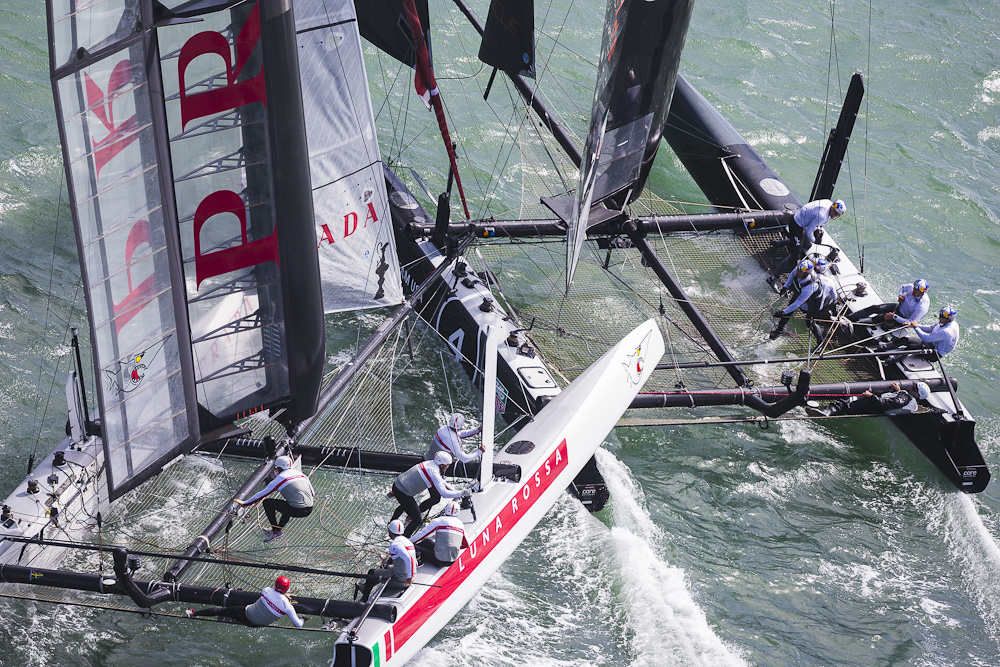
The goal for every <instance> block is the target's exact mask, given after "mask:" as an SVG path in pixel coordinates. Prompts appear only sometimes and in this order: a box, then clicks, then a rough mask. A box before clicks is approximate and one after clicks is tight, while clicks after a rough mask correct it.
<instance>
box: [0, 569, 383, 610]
mask: <svg viewBox="0 0 1000 667" xmlns="http://www.w3.org/2000/svg"><path fill="white" fill-rule="evenodd" d="M0 581H3V582H4V583H10V584H31V585H34V586H45V587H48V588H60V589H68V590H74V591H87V592H91V593H103V594H105V595H120V596H126V597H129V593H128V591H127V590H126V587H125V585H124V582H122V581H119V580H118V577H116V576H114V577H113V576H111V575H109V574H103V575H101V574H85V573H82V572H69V571H64V570H47V569H43V568H37V567H26V566H23V565H4V564H0ZM134 583H135V585H136V586H138V587H139V588H140V589H142V590H148V591H154V590H157V589H166V590H169V591H170V597H169V599H168V600H165V601H167V602H185V603H188V604H202V605H214V606H219V607H224V606H229V605H248V604H253V603H254V602H256V601H257V599H258V598H260V592H259V591H257V592H253V591H241V590H232V589H222V588H219V587H218V586H212V587H207V586H192V585H188V584H179V583H167V582H158V581H145V580H140V579H136V580H134ZM366 606H367V605H365V604H361V603H360V602H347V601H344V600H330V599H323V598H310V597H304V596H299V595H296V596H295V607H296V611H298V613H299V614H300V615H303V616H319V617H324V618H342V619H350V618H356V617H358V616H360V615H361V614H362V613H364V611H365V607H366ZM395 612H396V608H395V607H394V606H393V605H387V604H378V605H375V609H374V610H373V613H374V614H376V615H378V616H379V617H380V618H386V619H389V618H395Z"/></svg>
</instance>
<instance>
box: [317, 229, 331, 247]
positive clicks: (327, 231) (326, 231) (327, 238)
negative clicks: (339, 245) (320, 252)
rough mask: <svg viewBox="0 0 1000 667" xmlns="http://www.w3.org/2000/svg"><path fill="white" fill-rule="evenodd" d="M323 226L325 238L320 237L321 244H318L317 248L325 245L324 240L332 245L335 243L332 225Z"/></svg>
mask: <svg viewBox="0 0 1000 667" xmlns="http://www.w3.org/2000/svg"><path fill="white" fill-rule="evenodd" d="M322 228H323V238H322V239H320V242H319V244H318V245H317V246H316V247H317V248H319V247H320V246H322V245H323V241H326V242H327V243H329V244H330V245H333V244H334V243H335V241H334V240H333V232H331V231H330V226H329V225H322Z"/></svg>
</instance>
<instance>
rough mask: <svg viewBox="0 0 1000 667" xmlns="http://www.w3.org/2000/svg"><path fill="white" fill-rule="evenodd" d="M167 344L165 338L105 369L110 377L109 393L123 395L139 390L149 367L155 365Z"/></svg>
mask: <svg viewBox="0 0 1000 667" xmlns="http://www.w3.org/2000/svg"><path fill="white" fill-rule="evenodd" d="M166 342H167V339H166V338H164V339H163V340H161V341H158V342H156V343H154V344H153V345H150V346H149V347H147V348H146V349H145V350H143V351H141V352H137V353H135V354H132V355H129V356H128V357H125V358H124V359H121V360H119V361H116V362H115V363H114V364H112V365H111V368H105V369H104V372H105V374H107V376H108V391H109V393H112V394H123V393H128V392H130V391H134V390H135V389H138V388H139V385H140V384H142V381H143V379H144V378H145V377H146V373H148V372H149V365H150V364H151V363H153V360H154V359H155V358H156V355H157V354H159V352H160V350H162V349H163V345H164V343H166Z"/></svg>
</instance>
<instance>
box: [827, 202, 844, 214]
mask: <svg viewBox="0 0 1000 667" xmlns="http://www.w3.org/2000/svg"><path fill="white" fill-rule="evenodd" d="M831 208H832V209H833V210H834V211H836V212H837V215H844V214H845V213H847V205H846V204H844V200H843V199H838V200H837V201H835V202H833V206H832V207H831Z"/></svg>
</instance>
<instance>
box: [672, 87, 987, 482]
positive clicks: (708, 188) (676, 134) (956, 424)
mask: <svg viewBox="0 0 1000 667" xmlns="http://www.w3.org/2000/svg"><path fill="white" fill-rule="evenodd" d="M664 136H665V138H666V139H667V141H668V143H669V144H670V146H671V147H672V148H673V149H674V151H675V153H676V154H677V156H678V157H679V158H680V159H681V161H682V162H683V164H684V166H685V168H687V170H688V171H689V172H690V173H691V175H692V177H693V178H694V179H695V182H696V183H698V186H699V187H700V188H701V189H702V191H703V192H704V193H705V196H706V197H708V199H709V201H711V202H712V204H713V205H715V206H718V207H720V208H725V209H737V210H739V209H755V208H762V209H770V210H794V209H797V208H799V207H800V206H801V201H800V200H799V199H798V198H797V197H796V196H795V195H794V194H793V193H792V192H791V191H790V190H789V189H788V187H787V186H786V185H785V184H784V182H783V181H782V180H781V178H780V177H779V176H778V175H777V174H776V173H775V172H774V170H773V169H771V167H769V166H768V165H767V163H766V162H765V161H764V159H763V158H762V157H761V156H760V155H759V154H758V153H757V152H756V151H755V150H754V149H753V148H752V147H751V146H750V145H749V144H748V143H747V141H746V140H745V139H744V138H743V137H742V136H740V134H739V133H738V132H737V131H736V130H735V129H734V128H733V127H732V126H731V125H730V124H729V123H728V122H727V121H726V120H725V119H724V118H723V117H722V115H721V114H719V112H718V111H716V110H715V109H714V108H713V107H712V105H711V104H709V102H708V101H707V100H706V99H705V98H704V97H702V95H701V94H700V93H699V92H698V91H697V90H695V89H694V88H693V87H692V86H691V85H690V84H689V83H687V81H685V80H684V79H683V77H678V79H677V86H676V88H675V90H674V101H673V104H672V106H671V109H670V119H669V120H668V122H667V128H666V130H665V132H664ZM821 194H824V196H825V195H826V194H828V193H821ZM750 233H752V232H750ZM824 243H825V244H826V245H827V246H828V248H831V249H836V250H837V251H838V252H837V254H836V255H834V259H835V261H836V262H837V264H838V267H839V269H840V276H839V279H840V284H841V285H842V286H843V287H845V288H853V287H854V286H855V285H857V284H859V283H862V282H863V280H862V277H863V275H862V274H861V273H860V272H859V271H858V269H857V268H855V267H854V265H853V263H852V262H851V261H850V260H848V259H847V258H846V257H844V256H843V255H842V253H839V248H837V246H836V241H835V240H833V239H832V238H830V236H829V235H826V237H825V238H824ZM881 302H882V299H881V298H879V296H878V295H877V294H874V292H873V291H872V290H871V289H870V288H869V289H868V292H867V294H866V295H865V296H863V297H858V298H856V299H855V300H854V301H853V302H852V303H851V304H850V310H851V311H852V312H853V311H856V310H859V309H862V308H865V307H867V306H869V305H871V304H873V303H881ZM885 375H886V377H887V379H892V378H896V379H908V380H933V379H936V378H941V377H943V374H942V373H939V372H938V371H937V370H935V369H933V368H932V367H931V366H929V365H927V364H918V365H915V366H912V367H911V365H907V364H905V363H895V364H886V366H885ZM942 386H943V385H942ZM930 403H931V405H932V407H933V408H935V409H934V410H932V411H930V412H927V413H921V414H917V415H912V416H906V417H894V418H892V421H893V423H895V424H896V425H897V426H899V428H900V430H901V431H902V432H903V433H904V434H905V435H906V436H907V437H908V438H909V439H910V440H911V441H912V442H913V444H914V445H916V446H917V448H918V449H920V451H922V452H923V453H924V454H925V455H926V456H927V458H928V459H930V460H931V462H932V463H934V465H936V466H937V467H938V468H939V469H940V470H941V472H943V473H944V474H945V476H946V477H947V478H948V479H949V480H951V481H952V482H953V483H954V484H955V485H956V486H957V487H958V488H959V489H961V490H962V491H965V492H967V493H978V492H980V491H982V490H983V489H985V488H986V485H987V484H988V483H989V480H990V471H989V468H988V467H987V466H986V462H985V460H984V459H983V455H982V452H980V450H979V446H978V445H977V444H976V440H975V435H974V430H975V420H974V419H972V418H971V417H969V416H968V415H967V414H965V412H964V409H963V408H962V406H961V403H960V402H958V399H957V397H956V396H955V395H954V394H953V393H952V392H950V391H949V392H935V393H934V394H932V397H931V400H930Z"/></svg>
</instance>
